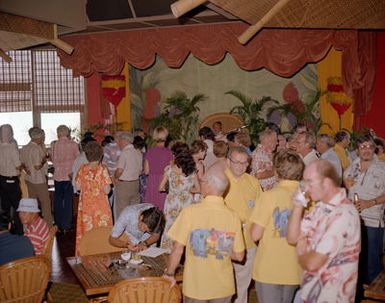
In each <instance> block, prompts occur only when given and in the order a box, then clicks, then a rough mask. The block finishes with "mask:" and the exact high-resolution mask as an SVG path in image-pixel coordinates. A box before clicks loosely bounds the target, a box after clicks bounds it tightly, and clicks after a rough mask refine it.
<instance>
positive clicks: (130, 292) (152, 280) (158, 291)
mask: <svg viewBox="0 0 385 303" xmlns="http://www.w3.org/2000/svg"><path fill="white" fill-rule="evenodd" d="M181 301H182V294H181V291H180V288H179V286H178V285H175V286H174V287H172V288H170V282H169V281H167V280H165V279H163V278H159V277H143V278H135V279H128V280H124V281H122V282H119V283H118V284H116V285H115V286H114V287H113V288H112V289H111V291H110V293H109V295H108V302H109V303H143V302H146V303H179V302H181Z"/></svg>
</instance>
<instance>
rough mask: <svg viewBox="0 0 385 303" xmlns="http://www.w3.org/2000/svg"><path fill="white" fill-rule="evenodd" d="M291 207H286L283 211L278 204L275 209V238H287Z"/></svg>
mask: <svg viewBox="0 0 385 303" xmlns="http://www.w3.org/2000/svg"><path fill="white" fill-rule="evenodd" d="M289 217H290V209H287V208H284V209H283V210H282V211H280V210H279V207H278V206H277V207H276V208H274V210H273V220H274V233H273V237H274V238H286V229H287V224H288V222H289Z"/></svg>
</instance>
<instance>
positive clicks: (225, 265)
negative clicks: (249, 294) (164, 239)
mask: <svg viewBox="0 0 385 303" xmlns="http://www.w3.org/2000/svg"><path fill="white" fill-rule="evenodd" d="M168 235H169V236H170V237H171V238H172V239H173V240H174V241H177V242H179V243H181V244H183V245H184V246H186V261H185V265H184V270H183V294H184V295H185V296H187V297H190V298H193V299H197V300H211V299H217V298H223V297H228V296H231V295H233V294H234V293H235V285H234V274H233V266H232V263H231V257H230V255H231V253H232V251H234V252H242V251H243V250H244V242H243V236H242V230H241V222H240V220H239V218H238V216H237V215H236V213H235V212H233V211H231V210H229V209H228V208H227V207H226V206H225V204H224V202H223V198H222V197H218V196H207V197H205V198H204V199H203V200H202V201H201V203H198V204H192V205H190V206H188V207H186V208H185V209H183V210H182V212H181V213H180V215H179V216H178V217H177V219H176V221H175V222H174V224H173V225H172V227H171V229H170V230H169V231H168Z"/></svg>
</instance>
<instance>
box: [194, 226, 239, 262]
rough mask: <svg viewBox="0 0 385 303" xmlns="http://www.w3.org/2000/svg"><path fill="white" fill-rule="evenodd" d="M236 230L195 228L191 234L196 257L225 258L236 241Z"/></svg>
mask: <svg viewBox="0 0 385 303" xmlns="http://www.w3.org/2000/svg"><path fill="white" fill-rule="evenodd" d="M234 237H235V232H227V231H221V230H217V229H214V228H212V229H195V230H193V231H192V232H191V234H190V248H191V251H192V253H193V255H194V256H195V257H202V258H207V257H208V256H209V255H213V256H215V258H216V259H218V260H223V259H224V257H225V256H229V255H230V254H231V251H232V247H233V243H234Z"/></svg>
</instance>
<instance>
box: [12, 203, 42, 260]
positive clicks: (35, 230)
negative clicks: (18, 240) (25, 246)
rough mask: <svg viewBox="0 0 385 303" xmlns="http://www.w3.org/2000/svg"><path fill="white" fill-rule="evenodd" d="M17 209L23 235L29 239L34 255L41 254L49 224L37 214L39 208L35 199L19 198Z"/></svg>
mask: <svg viewBox="0 0 385 303" xmlns="http://www.w3.org/2000/svg"><path fill="white" fill-rule="evenodd" d="M17 211H18V213H19V218H20V221H21V223H22V224H23V228H24V235H25V236H26V237H28V238H29V240H30V241H31V243H32V246H33V249H34V251H35V255H36V256H39V255H41V254H42V253H43V249H44V245H45V242H47V240H48V235H49V226H48V224H47V223H46V222H45V221H44V220H43V219H42V218H41V217H40V215H39V213H40V209H39V206H38V203H37V200H36V199H32V198H24V199H21V200H20V202H19V207H18V209H17Z"/></svg>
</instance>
